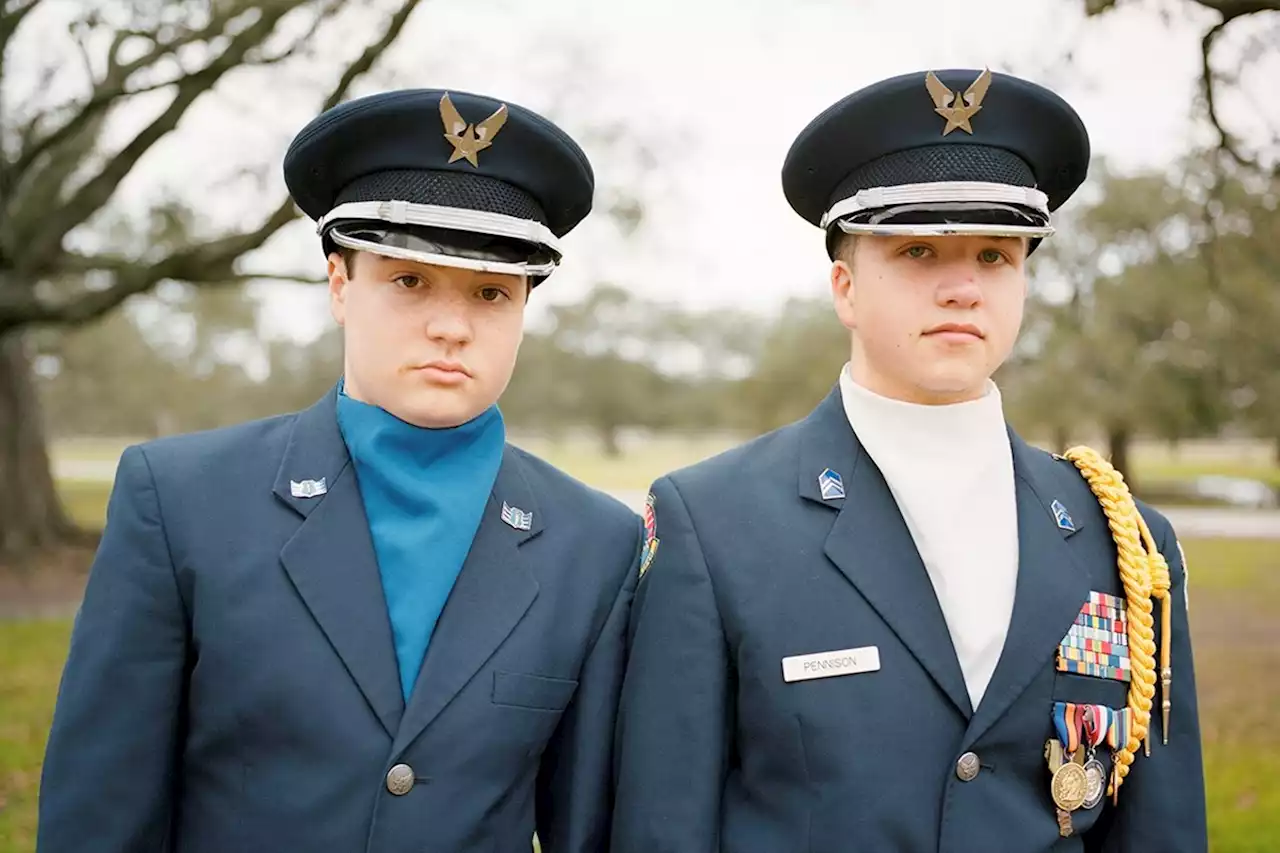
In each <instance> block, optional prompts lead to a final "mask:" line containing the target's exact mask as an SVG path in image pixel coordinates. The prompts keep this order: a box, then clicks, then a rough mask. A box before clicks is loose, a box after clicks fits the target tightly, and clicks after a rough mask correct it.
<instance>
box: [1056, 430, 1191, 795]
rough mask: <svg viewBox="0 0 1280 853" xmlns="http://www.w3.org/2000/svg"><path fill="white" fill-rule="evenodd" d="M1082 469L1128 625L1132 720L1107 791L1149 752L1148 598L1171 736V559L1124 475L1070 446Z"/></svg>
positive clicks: (1151, 652)
mask: <svg viewBox="0 0 1280 853" xmlns="http://www.w3.org/2000/svg"><path fill="white" fill-rule="evenodd" d="M1065 455H1066V458H1067V459H1069V460H1071V462H1072V464H1074V465H1075V466H1076V468H1078V469H1079V470H1080V472H1081V474H1083V475H1084V478H1085V480H1087V481H1088V483H1089V488H1090V489H1092V490H1093V494H1094V496H1095V497H1097V498H1098V502H1099V503H1100V504H1101V505H1102V509H1103V512H1105V513H1106V516H1107V524H1108V526H1109V527H1110V530H1111V536H1112V538H1113V539H1114V540H1115V543H1116V554H1117V564H1118V567H1119V570H1120V580H1121V582H1122V583H1123V585H1124V592H1125V599H1126V600H1127V610H1126V613H1127V618H1128V626H1129V634H1128V638H1129V666H1130V679H1129V702H1128V706H1129V711H1130V715H1131V718H1132V725H1131V726H1130V729H1129V739H1128V742H1127V743H1126V744H1124V746H1123V747H1121V748H1120V749H1119V750H1117V752H1116V754H1115V774H1114V776H1113V777H1112V782H1111V787H1110V789H1109V790H1108V791H1107V793H1108V794H1110V795H1112V796H1114V795H1115V794H1116V792H1118V791H1119V789H1120V784H1121V782H1123V780H1124V778H1125V776H1127V775H1128V773H1129V766H1130V765H1131V764H1133V759H1134V756H1135V755H1136V754H1137V751H1138V748H1139V747H1140V746H1144V745H1145V748H1146V752H1147V754H1148V755H1150V753H1151V743H1150V740H1149V739H1148V736H1149V734H1150V726H1151V708H1152V703H1153V699H1154V697H1155V692H1156V687H1155V684H1156V669H1155V667H1156V663H1155V651H1156V645H1155V629H1154V619H1153V618H1152V610H1153V607H1152V599H1153V598H1158V599H1160V629H1161V630H1160V678H1161V711H1162V722H1163V725H1162V727H1161V731H1162V732H1163V738H1164V742H1165V743H1168V741H1169V734H1168V732H1169V709H1170V703H1169V690H1170V686H1171V683H1172V681H1173V670H1172V668H1171V667H1170V665H1169V644H1170V633H1171V626H1170V615H1171V614H1170V605H1171V600H1170V596H1169V587H1170V581H1169V564H1168V563H1167V562H1166V561H1165V559H1164V557H1163V556H1162V555H1161V554H1160V551H1159V550H1158V549H1157V547H1156V543H1155V540H1154V539H1153V538H1152V536H1151V531H1150V529H1148V527H1147V523H1146V520H1145V519H1143V517H1142V514H1141V513H1140V512H1138V507H1137V505H1136V504H1135V503H1134V500H1133V496H1132V494H1130V492H1129V487H1128V486H1127V485H1126V484H1125V482H1124V477H1123V476H1122V475H1121V474H1120V472H1119V471H1117V470H1116V469H1115V468H1114V467H1113V466H1112V465H1111V463H1110V462H1108V461H1107V460H1106V459H1104V458H1103V457H1102V456H1101V455H1100V454H1099V453H1098V452H1097V451H1096V450H1093V449H1092V448H1089V447H1073V448H1072V449H1071V450H1069V451H1067V453H1066V454H1065Z"/></svg>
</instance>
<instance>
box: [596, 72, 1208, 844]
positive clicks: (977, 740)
mask: <svg viewBox="0 0 1280 853" xmlns="http://www.w3.org/2000/svg"><path fill="white" fill-rule="evenodd" d="M1088 162H1089V141H1088V136H1087V134H1086V131H1085V128H1084V125H1083V123H1082V122H1081V120H1080V119H1079V117H1078V116H1077V114H1076V113H1075V111H1074V110H1073V109H1072V108H1071V107H1070V106H1069V105H1068V104H1067V103H1065V102H1064V101H1063V100H1062V99H1061V98H1060V97H1058V96H1057V95H1055V94H1054V93H1052V92H1049V91H1047V90H1045V89H1043V88H1041V87H1039V86H1037V85H1034V84H1032V83H1030V82H1027V81H1025V80H1020V79H1017V78H1014V77H1010V76H1006V75H1002V74H991V73H989V72H987V71H981V72H980V71H977V70H969V71H966V70H953V71H941V72H937V73H932V72H926V73H916V74H908V75H904V76H900V77H895V78H893V79H889V80H885V81H882V82H879V83H877V84H875V85H872V86H870V87H868V88H866V89H863V90H861V91H859V92H856V93H854V94H852V95H850V96H849V97H847V98H845V99H844V100H842V101H840V102H839V103H837V104H835V105H834V106H832V107H831V108H830V109H828V110H827V111H825V112H824V113H823V114H821V115H820V116H818V117H817V118H816V119H815V120H814V121H813V122H812V123H811V124H810V125H809V126H808V127H807V128H805V130H804V131H803V132H802V133H801V134H800V136H799V137H798V139H797V140H796V141H795V143H794V145H793V147H792V149H791V151H790V153H789V155H788V157H787V159H786V163H785V165H784V167H783V172H782V183H783V189H784V191H785V194H786V196H787V199H788V201H789V202H790V204H791V205H792V207H793V208H794V209H795V210H796V211H797V212H798V213H799V214H800V215H801V216H802V217H804V218H805V219H806V220H807V221H809V222H811V223H813V224H814V225H817V226H820V227H821V228H823V229H824V231H825V232H826V238H827V249H828V252H829V256H830V258H831V260H832V266H831V293H832V298H833V302H834V306H835V311H836V315H837V317H838V318H839V320H840V322H842V323H843V324H844V325H845V326H846V327H847V328H848V329H849V331H850V333H851V350H850V359H849V362H848V363H847V365H846V366H845V367H844V369H843V370H842V371H841V373H840V376H839V377H838V381H836V382H835V387H834V388H833V389H832V391H831V393H830V395H829V396H828V397H827V399H825V400H824V401H822V402H821V403H820V404H819V405H818V406H817V408H816V409H815V410H814V411H813V412H812V413H811V414H810V415H809V416H808V417H807V418H805V419H804V420H802V421H800V422H797V423H794V424H791V425H789V426H787V427H784V428H782V429H780V430H777V431H775V432H772V433H770V434H767V435H765V436H763V437H761V438H759V439H757V440H755V441H752V442H751V443H749V444H746V445H745V446H742V447H739V448H737V449H734V450H731V451H729V452H727V453H725V454H723V455H720V456H718V457H716V458H712V459H710V460H707V461H704V462H702V463H699V464H697V465H694V466H692V467H690V468H687V469H684V470H681V471H678V472H675V473H672V474H670V475H668V476H666V477H663V478H661V479H659V480H658V481H657V483H655V485H654V487H653V490H652V495H651V496H650V505H649V509H648V513H647V519H646V523H647V527H648V536H647V544H646V552H645V557H644V561H643V563H642V579H641V581H640V585H639V589H638V591H637V594H636V599H635V603H634V606H633V610H632V625H633V627H632V632H633V636H632V641H631V647H630V650H629V655H630V660H629V664H628V671H627V678H626V681H625V683H624V687H623V698H622V703H621V706H620V710H619V744H618V753H619V765H618V779H619V788H618V792H617V796H618V805H617V808H616V811H615V822H614V833H613V844H614V846H613V850H614V853H713V851H724V853H730V851H732V853H781V851H812V853H855V851H869V852H870V851H875V853H880V851H894V853H926V851H928V853H934V851H944V853H969V851H979V850H981V851H994V850H1001V851H1004V850H1007V851H1018V853H1037V851H1050V850H1052V851H1062V852H1063V853H1065V851H1083V850H1091V851H1094V850H1105V851H1121V850H1160V851H1162V853H1199V851H1204V850H1205V848H1206V830H1205V810H1204V809H1205V807H1204V782H1203V775H1202V768H1201V753H1200V740H1199V729H1198V718H1197V706H1196V694H1195V677H1194V671H1193V666H1192V659H1191V646H1190V643H1189V639H1188V631H1187V614H1186V601H1185V591H1186V586H1185V585H1186V571H1185V565H1184V562H1183V559H1182V556H1181V549H1180V548H1179V547H1178V545H1177V540H1176V538H1175V535H1174V532H1173V530H1172V529H1171V528H1170V525H1169V522H1168V521H1167V520H1166V519H1164V518H1163V517H1162V516H1161V515H1160V514H1159V513H1158V512H1156V511H1154V510H1153V509H1151V508H1150V507H1148V506H1145V505H1141V504H1135V503H1134V501H1133V499H1132V498H1131V497H1130V496H1129V494H1128V492H1127V491H1126V490H1125V488H1124V484H1123V481H1122V480H1121V479H1120V478H1119V477H1118V476H1116V473H1115V472H1114V470H1113V469H1111V468H1110V466H1109V465H1108V464H1107V463H1106V461H1105V460H1103V459H1102V458H1101V457H1100V456H1098V455H1097V454H1096V453H1094V452H1092V451H1091V450H1089V449H1088V448H1077V449H1074V450H1073V451H1071V452H1070V453H1068V454H1066V455H1065V456H1054V455H1050V454H1049V453H1045V452H1042V451H1040V450H1038V449H1035V448H1033V447H1031V446H1029V445H1028V444H1027V443H1025V442H1024V441H1023V440H1022V439H1021V438H1020V437H1019V436H1018V435H1016V434H1015V433H1014V432H1013V431H1012V430H1011V429H1010V428H1009V427H1008V425H1007V424H1006V421H1005V418H1004V415H1003V411H1002V407H1001V399H1000V393H999V390H998V388H997V387H996V386H995V384H994V383H993V382H992V381H991V378H990V377H991V376H992V374H993V373H994V372H995V370H996V368H997V367H999V365H1000V364H1001V363H1002V362H1003V361H1004V359H1005V358H1006V357H1007V356H1008V354H1009V352H1010V350H1011V348H1012V347H1013V344H1014V341H1015V339H1016V337H1017V334H1018V329H1019V325H1020V323H1021V319H1022V310H1023V303H1024V299H1025V296H1026V287H1027V275H1026V264H1027V256H1028V255H1029V254H1030V252H1031V251H1032V250H1034V248H1035V247H1036V246H1037V245H1038V243H1039V242H1040V241H1041V240H1043V239H1044V238H1045V237H1046V236H1048V235H1049V234H1050V233H1051V232H1052V230H1053V229H1052V226H1051V225H1050V214H1051V212H1052V211H1054V210H1056V209H1057V208H1058V207H1059V206H1060V205H1061V204H1062V203H1063V202H1064V201H1066V200H1067V199H1068V197H1070V196H1071V195H1072V194H1073V192H1074V191H1075V190H1076V189H1077V188H1078V187H1079V185H1080V184H1081V183H1082V182H1083V180H1084V178H1085V174H1086V170H1087V166H1088ZM833 379H835V377H833ZM1104 504H1105V506H1106V509H1105V511H1104ZM1174 673H1176V674H1177V677H1176V678H1174V677H1173V674H1174Z"/></svg>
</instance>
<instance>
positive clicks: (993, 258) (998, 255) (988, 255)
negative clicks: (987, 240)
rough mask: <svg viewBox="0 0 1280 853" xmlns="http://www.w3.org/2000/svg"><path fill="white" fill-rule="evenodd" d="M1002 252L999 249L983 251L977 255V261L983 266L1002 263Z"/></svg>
mask: <svg viewBox="0 0 1280 853" xmlns="http://www.w3.org/2000/svg"><path fill="white" fill-rule="evenodd" d="M1004 259H1005V257H1004V252H1001V251H1000V250H999V249H983V250H982V251H981V252H979V253H978V260H980V261H982V262H983V263H984V264H998V263H1001V262H1002V261H1004Z"/></svg>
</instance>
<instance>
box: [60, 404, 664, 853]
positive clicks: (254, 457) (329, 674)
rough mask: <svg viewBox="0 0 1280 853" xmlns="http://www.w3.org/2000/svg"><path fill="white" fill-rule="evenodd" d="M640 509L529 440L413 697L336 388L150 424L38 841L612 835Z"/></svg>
mask: <svg viewBox="0 0 1280 853" xmlns="http://www.w3.org/2000/svg"><path fill="white" fill-rule="evenodd" d="M321 478H324V484H325V487H326V490H325V491H324V493H323V494H319V495H315V496H307V490H306V489H301V490H298V491H301V492H302V496H295V494H294V492H295V489H294V488H293V486H292V485H291V484H293V483H301V482H302V481H304V480H307V479H310V480H316V481H319V480H320V479H321ZM313 491H314V490H313ZM504 503H505V504H507V505H509V506H512V507H517V508H519V509H521V510H524V511H525V512H529V513H532V523H531V524H530V525H529V527H528V529H520V525H519V524H516V525H512V524H508V523H504V521H503V518H502V514H503V513H502V508H503V505H504ZM641 530H642V527H641V524H640V519H639V518H638V517H637V516H636V515H635V514H634V513H632V512H631V511H630V510H629V509H627V508H626V507H624V506H623V505H622V504H620V503H618V502H616V501H614V500H613V499H612V498H609V497H606V496H604V495H602V494H600V493H597V492H595V491H592V490H590V489H588V488H587V487H585V486H583V485H581V484H579V483H577V482H576V481H574V480H571V479H570V478H569V477H567V476H565V475H563V474H561V473H559V472H558V471H556V470H555V469H553V468H552V467H550V466H548V465H546V464H544V463H543V462H540V461H538V460H537V459H535V458H533V457H532V456H530V455H528V454H526V453H524V452H522V451H520V450H517V449H515V448H513V447H511V446H507V447H506V449H505V451H504V457H503V461H502V464H501V468H500V471H499V474H498V477H497V481H496V484H495V486H494V488H493V491H492V494H491V496H490V500H489V506H488V509H487V511H486V513H485V515H484V518H483V521H482V522H481V525H480V528H479V532H478V533H477V535H476V537H475V540H474V543H473V545H472V548H471V551H470V553H469V555H468V557H467V559H466V562H465V564H464V566H463V569H462V572H461V574H460V576H459V578H458V581H457V583H456V585H455V587H454V588H453V590H452V593H451V595H450V598H449V600H448V602H447V604H446V607H445V610H444V612H443V614H442V615H441V618H440V622H439V624H438V626H437V628H436V632H435V634H434V637H433V640H432V643H431V646H430V648H429V650H428V652H427V655H426V658H425V660H424V661H423V664H422V669H421V672H420V676H419V678H418V682H417V686H416V688H415V690H414V693H413V694H412V696H411V698H410V701H409V702H408V703H407V705H406V703H405V701H404V699H403V694H402V691H401V687H400V681H399V677H398V673H397V664H396V658H395V654H394V650H393V644H392V634H391V628H390V624H389V620H388V616H387V608H386V602H385V598H384V594H383V591H382V587H381V584H380V579H379V573H378V567H377V563H376V559H375V556H374V550H373V546H372V542H371V539H370V535H369V528H368V523H367V521H366V518H365V513H364V509H363V505H362V502H361V497H360V491H359V486H358V483H357V481H356V478H355V474H354V469H353V466H352V464H351V461H350V459H349V457H348V454H347V451H346V447H345V445H344V443H343V441H342V437H341V434H340V431H339V428H338V424H337V421H336V417H335V394H334V393H333V392H331V393H330V394H329V395H328V396H326V397H325V398H324V399H322V400H321V401H320V402H318V403H317V404H316V405H314V406H313V407H312V408H310V409H308V410H306V411H303V412H300V413H297V414H292V415H287V416H281V417H276V418H272V419H268V420H264V421H258V422H254V423H249V424H245V425H240V426H235V427H230V428H225V429H220V430H216V431H211V432H206V433H201V434H194V435H187V436H181V437H174V438H166V439H161V440H158V441H154V442H151V443H147V444H143V445H140V446H134V447H131V448H129V449H128V450H127V451H126V452H125V453H124V454H123V456H122V458H121V460H120V465H119V470H118V473H117V479H116V484H115V487H114V490H113V493H112V496H111V500H110V506H109V510H108V517H107V526H106V529H105V533H104V536H103V539H102V543H101V546H100V550H99V552H98V554H97V557H96V560H95V562H94V565H93V567H92V570H91V573H90V577H89V581H88V584H87V588H86V592H85V597H84V601H83V605H82V607H81V610H80V612H79V614H78V616H77V619H76V624H75V629H74V634H73V638H72V642H71V650H70V656H69V659H68V661H67V663H66V670H65V674H64V676H63V681H62V686H61V690H60V695H59V698H58V704H57V709H56V713H55V717H54V722H53V728H52V732H51V735H50V740H49V745H48V754H47V756H46V761H45V765H44V771H43V780H42V789H41V798H40V826H39V842H38V843H39V851H40V853H160V851H166V853H167V851H174V853H177V851H182V853H204V851H208V853H230V851H235V853H259V851H260V853H279V851H285V850H290V851H308V853H322V851H334V853H352V851H369V852H370V853H411V852H412V853H421V851H424V850H440V851H449V853H499V851H501V853H507V851H517V850H524V851H527V850H529V849H530V847H531V842H532V836H533V835H534V832H535V828H536V830H537V832H538V834H539V836H540V839H541V841H542V845H543V850H546V851H549V853H557V851H559V852H560V853H583V852H584V851H593V853H594V851H599V850H602V849H604V846H605V844H606V842H607V832H608V817H609V814H608V811H609V804H610V800H611V796H610V794H611V785H610V767H611V759H612V755H611V751H610V750H611V744H612V733H613V731H612V719H613V714H614V709H615V704H616V701H617V697H618V691H619V688H620V682H621V675H622V666H623V662H624V657H623V656H624V645H625V628H626V620H627V613H628V608H629V605H630V602H631V596H632V593H633V591H634V584H635V579H636V577H637V575H638V563H637V559H638V553H639V551H638V548H639V544H640V539H641ZM426 559H429V555H424V560H426Z"/></svg>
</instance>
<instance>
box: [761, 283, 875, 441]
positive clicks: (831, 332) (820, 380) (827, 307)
mask: <svg viewBox="0 0 1280 853" xmlns="http://www.w3.org/2000/svg"><path fill="white" fill-rule="evenodd" d="M762 338H763V340H762V343H761V346H760V349H759V352H758V353H757V354H756V360H755V366H754V369H753V370H752V372H751V375H750V376H749V377H747V378H746V379H745V380H743V381H742V382H741V383H740V384H739V386H738V389H737V395H736V397H737V403H738V406H739V408H740V411H741V412H742V417H743V418H744V420H745V423H744V426H747V427H748V428H750V429H751V430H753V431H755V432H764V431H767V430H770V429H774V428H776V427H779V426H781V425H783V424H786V423H789V422H791V421H794V420H797V419H799V418H802V417H804V416H805V415H807V414H808V413H809V412H810V410H812V409H813V407H814V406H816V405H817V404H818V402H819V401H820V400H821V399H822V398H823V397H825V396H826V395H827V393H828V392H830V391H831V388H832V386H833V385H834V384H835V383H836V381H837V380H838V377H839V374H840V368H841V366H843V365H844V363H845V362H846V361H848V360H849V353H850V346H851V344H850V333H849V330H848V329H846V328H845V327H844V326H843V325H841V323H840V321H839V320H838V319H837V318H836V315H835V309H834V308H833V307H832V305H831V300H830V299H821V298H813V299H791V300H789V301H788V302H787V303H786V304H785V305H784V306H783V309H782V312H781V313H780V314H779V316H778V318H777V320H776V321H775V322H774V323H773V324H772V326H771V327H770V328H769V329H768V330H767V331H766V332H765V334H764V335H763V336H762Z"/></svg>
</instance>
